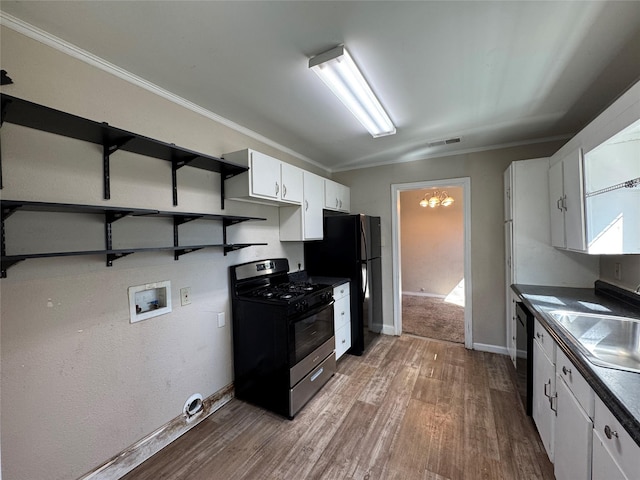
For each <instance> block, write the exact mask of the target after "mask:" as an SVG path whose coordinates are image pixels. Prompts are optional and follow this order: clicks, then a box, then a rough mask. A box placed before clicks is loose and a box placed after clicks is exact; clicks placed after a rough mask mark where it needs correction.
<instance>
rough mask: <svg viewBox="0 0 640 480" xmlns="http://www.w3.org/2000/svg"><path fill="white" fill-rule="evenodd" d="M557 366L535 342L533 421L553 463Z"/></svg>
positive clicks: (535, 341)
mask: <svg viewBox="0 0 640 480" xmlns="http://www.w3.org/2000/svg"><path fill="white" fill-rule="evenodd" d="M555 383H556V374H555V366H554V365H553V363H552V362H551V360H549V358H548V357H547V356H546V354H545V353H544V350H543V348H542V347H541V346H540V344H539V343H538V341H537V340H534V342H533V412H532V416H533V421H534V422H535V424H536V427H537V428H538V433H539V434H540V439H541V440H542V443H543V444H544V448H545V450H546V451H547V455H548V456H549V459H550V460H551V461H552V462H553V458H554V457H553V435H554V426H555V418H556V417H555V412H554V411H553V410H552V409H551V402H550V398H551V397H553V396H554V394H555Z"/></svg>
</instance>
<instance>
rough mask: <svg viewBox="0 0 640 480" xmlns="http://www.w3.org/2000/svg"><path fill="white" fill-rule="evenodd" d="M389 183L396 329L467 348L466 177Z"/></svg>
mask: <svg viewBox="0 0 640 480" xmlns="http://www.w3.org/2000/svg"><path fill="white" fill-rule="evenodd" d="M391 188H392V237H393V257H394V258H393V280H394V282H393V290H394V298H393V302H394V330H395V334H396V335H400V334H401V333H403V332H404V333H412V334H416V335H420V336H427V337H430V338H436V339H441V340H448V341H454V342H460V343H462V342H464V344H465V347H467V348H472V345H473V342H472V324H471V321H472V320H471V319H472V316H471V266H470V223H471V222H470V205H471V202H470V179H469V178H454V179H446V180H434V181H424V182H415V183H405V184H395V185H392V186H391ZM422 205H426V206H422ZM403 307H404V308H403Z"/></svg>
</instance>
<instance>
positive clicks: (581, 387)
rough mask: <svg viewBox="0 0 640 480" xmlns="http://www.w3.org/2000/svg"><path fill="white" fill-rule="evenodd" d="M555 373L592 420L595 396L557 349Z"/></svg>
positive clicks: (575, 369)
mask: <svg viewBox="0 0 640 480" xmlns="http://www.w3.org/2000/svg"><path fill="white" fill-rule="evenodd" d="M556 373H557V374H558V377H560V378H562V379H564V381H565V383H566V384H567V386H568V387H569V390H571V393H573V395H574V396H575V397H576V400H577V401H578V403H579V404H580V406H581V407H582V409H583V410H584V411H585V412H586V414H587V415H588V416H589V418H593V411H594V408H595V407H594V402H595V394H594V393H593V390H592V389H591V387H590V386H589V384H588V383H587V381H586V380H585V379H584V377H583V376H582V375H581V374H580V372H578V369H577V368H576V367H575V366H574V365H573V363H571V362H570V361H569V359H568V358H567V356H566V355H565V354H564V352H563V351H562V350H561V349H559V348H558V349H556Z"/></svg>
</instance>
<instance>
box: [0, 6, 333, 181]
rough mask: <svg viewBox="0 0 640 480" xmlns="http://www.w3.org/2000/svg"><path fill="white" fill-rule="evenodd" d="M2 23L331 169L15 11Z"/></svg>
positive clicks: (2, 14)
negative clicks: (134, 72) (77, 44)
mask: <svg viewBox="0 0 640 480" xmlns="http://www.w3.org/2000/svg"><path fill="white" fill-rule="evenodd" d="M0 25H3V26H5V27H7V28H10V29H11V30H14V31H16V32H18V33H21V34H22V35H24V36H26V37H29V38H31V39H33V40H36V41H37V42H40V43H43V44H45V45H47V46H49V47H51V48H53V49H55V50H58V51H59V52H62V53H64V54H66V55H69V56H70V57H73V58H75V59H77V60H80V61H82V62H84V63H87V64H89V65H91V66H93V67H96V68H99V69H100V70H102V71H105V72H107V73H110V74H112V75H115V76H116V77H118V78H120V79H122V80H125V81H126V82H129V83H131V84H133V85H136V86H138V87H140V88H144V89H145V90H147V91H149V92H152V93H154V94H156V95H158V96H160V97H162V98H164V99H166V100H169V101H170V102H173V103H175V104H177V105H180V106H181V107H184V108H186V109H188V110H191V111H192V112H195V113H198V114H200V115H202V116H203V117H206V118H208V119H210V120H213V121H214V122H217V123H220V124H222V125H224V126H226V127H229V128H231V129H233V130H235V131H236V132H239V133H241V134H243V135H246V136H248V137H250V138H253V139H254V140H257V141H259V142H262V143H264V144H266V145H269V146H270V147H273V148H276V149H278V150H280V151H281V152H284V153H287V154H289V155H291V156H293V157H295V158H297V159H299V160H302V161H303V162H306V163H309V164H311V165H314V166H316V167H318V168H321V169H322V170H324V171H326V172H330V169H328V168H327V167H326V166H325V165H322V164H320V163H318V162H316V161H315V160H312V159H310V158H308V157H306V156H304V155H302V154H300V153H298V152H296V151H295V150H291V149H290V148H288V147H285V146H284V145H281V144H280V143H277V142H275V141H273V140H271V139H269V138H267V137H265V136H263V135H260V134H259V133H257V132H254V131H253V130H251V129H249V128H246V127H243V126H242V125H240V124H238V123H235V122H233V121H231V120H229V119H228V118H225V117H222V116H220V115H218V114H217V113H214V112H212V111H210V110H207V109H206V108H203V107H201V106H200V105H197V104H195V103H193V102H191V101H189V100H187V99H185V98H182V97H180V96H179V95H176V94H174V93H171V92H170V91H168V90H165V89H164V88H162V87H159V86H158V85H156V84H154V83H151V82H149V81H148V80H145V79H144V78H142V77H139V76H137V75H135V74H133V73H131V72H129V71H127V70H125V69H123V68H120V67H118V66H117V65H114V64H113V63H110V62H108V61H106V60H104V59H103V58H100V57H98V56H97V55H94V54H92V53H91V52H88V51H86V50H83V49H82V48H80V47H78V46H76V45H74V44H72V43H69V42H67V41H66V40H63V39H61V38H59V37H56V36H55V35H52V34H51V33H49V32H46V31H44V30H42V29H40V28H38V27H36V26H34V25H31V24H30V23H27V22H25V21H23V20H20V19H19V18H17V17H14V16H13V15H10V14H8V13H5V12H3V11H0Z"/></svg>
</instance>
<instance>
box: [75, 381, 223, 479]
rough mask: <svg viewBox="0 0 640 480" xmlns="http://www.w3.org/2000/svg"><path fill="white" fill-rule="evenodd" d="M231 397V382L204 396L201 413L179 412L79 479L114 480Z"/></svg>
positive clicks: (189, 428) (190, 427) (197, 422)
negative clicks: (186, 414)
mask: <svg viewBox="0 0 640 480" xmlns="http://www.w3.org/2000/svg"><path fill="white" fill-rule="evenodd" d="M232 398H233V384H229V385H227V386H226V387H224V388H223V389H222V390H219V391H217V392H216V393H214V394H213V395H211V396H209V397H207V398H205V399H204V401H203V402H202V410H201V412H200V413H198V414H196V415H195V416H193V417H192V418H191V419H189V420H187V419H186V417H185V416H184V415H180V416H178V417H176V418H174V419H173V420H170V421H169V422H168V423H166V424H164V425H163V426H162V427H160V428H158V429H157V430H156V431H155V432H152V433H150V434H149V435H147V436H146V437H144V438H143V439H142V440H140V441H138V442H136V443H134V444H133V445H131V446H130V447H128V448H126V449H125V450H123V451H122V452H120V453H119V454H117V455H115V456H114V457H112V458H111V459H110V460H107V461H106V462H105V463H103V464H102V465H100V466H99V467H97V468H96V469H94V470H92V471H91V472H89V473H87V474H85V475H84V476H82V477H80V478H79V479H78V480H113V479H114V478H120V477H123V476H124V475H126V474H127V473H129V472H130V471H131V470H133V469H134V468H136V467H137V466H138V465H140V464H141V463H142V462H144V461H145V460H147V459H149V458H150V457H152V456H153V455H155V454H156V453H158V452H159V451H160V450H161V449H163V448H164V447H166V446H167V445H169V444H170V443H171V442H173V441H174V440H176V439H177V438H178V437H180V436H181V435H183V434H185V433H186V432H188V431H189V430H191V429H192V428H193V427H195V426H196V425H197V424H199V423H200V422H201V421H202V420H204V419H205V418H207V417H208V416H209V415H211V414H212V413H213V412H215V411H216V410H218V409H220V408H221V407H222V406H224V405H225V404H227V403H228V402H229V401H231V399H232Z"/></svg>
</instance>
